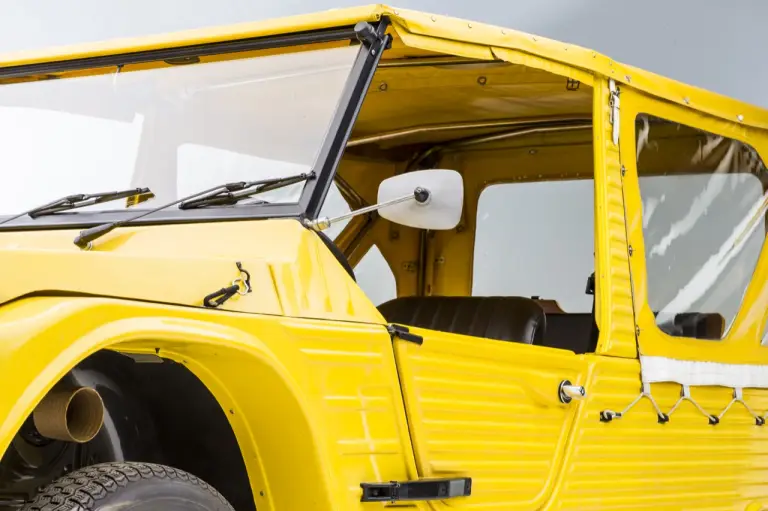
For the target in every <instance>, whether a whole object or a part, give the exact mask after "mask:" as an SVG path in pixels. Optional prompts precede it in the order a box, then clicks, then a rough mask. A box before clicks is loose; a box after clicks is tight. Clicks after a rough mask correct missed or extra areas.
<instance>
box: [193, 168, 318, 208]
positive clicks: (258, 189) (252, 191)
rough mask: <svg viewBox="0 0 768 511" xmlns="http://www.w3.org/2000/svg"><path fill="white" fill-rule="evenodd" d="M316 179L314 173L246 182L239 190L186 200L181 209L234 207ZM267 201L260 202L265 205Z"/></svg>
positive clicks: (218, 192) (223, 191)
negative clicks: (251, 198) (244, 200)
mask: <svg viewBox="0 0 768 511" xmlns="http://www.w3.org/2000/svg"><path fill="white" fill-rule="evenodd" d="M313 177H315V173H314V172H310V173H309V174H298V175H295V176H288V177H283V178H277V179H270V180H262V181H250V182H244V183H242V184H243V187H242V188H239V189H238V190H230V189H227V190H220V191H216V192H212V193H207V194H204V195H203V196H202V197H197V198H195V199H188V200H184V201H182V202H181V203H180V204H179V209H197V208H204V207H206V206H233V205H235V204H237V203H238V202H240V201H241V200H243V199H247V198H248V197H253V196H254V195H257V194H259V193H263V192H269V191H271V190H277V189H279V188H285V187H286V186H291V185H293V184H296V183H301V182H302V181H306V180H307V179H312V178H313ZM264 202H265V201H262V202H260V203H261V204H263V203H264Z"/></svg>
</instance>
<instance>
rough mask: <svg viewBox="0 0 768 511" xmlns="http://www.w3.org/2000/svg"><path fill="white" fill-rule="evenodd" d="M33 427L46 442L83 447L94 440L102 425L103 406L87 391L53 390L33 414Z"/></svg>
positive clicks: (95, 392)
mask: <svg viewBox="0 0 768 511" xmlns="http://www.w3.org/2000/svg"><path fill="white" fill-rule="evenodd" d="M33 421H34V423H35V427H36V428H37V430H38V431H39V432H40V434H41V435H43V436H44V437H46V438H52V439H54V440H62V441H64V442H76V443H80V444H81V443H85V442H88V441H90V440H92V439H93V437H95V436H96V435H97V434H98V432H99V431H100V430H101V426H102V424H103V423H104V402H103V401H102V399H101V396H100V395H99V393H98V392H97V391H96V390H95V389H92V388H90V387H80V388H77V389H74V390H54V391H52V392H51V393H49V394H48V395H47V396H45V398H43V400H42V401H41V402H40V404H39V405H37V408H35V411H34V412H33Z"/></svg>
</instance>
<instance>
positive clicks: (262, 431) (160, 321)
mask: <svg viewBox="0 0 768 511" xmlns="http://www.w3.org/2000/svg"><path fill="white" fill-rule="evenodd" d="M53 301H55V299H53V298H35V299H32V300H30V303H29V304H26V305H28V307H27V309H28V310H26V311H22V312H21V313H20V314H19V315H20V316H21V317H26V318H27V319H29V320H32V319H33V317H34V316H35V315H37V316H38V317H39V319H40V322H39V323H38V324H37V325H36V330H37V331H38V335H37V336H29V335H28V334H29V332H26V333H27V336H28V339H27V340H26V342H25V343H23V344H17V346H16V349H15V350H14V351H13V353H10V354H9V353H6V355H11V356H8V357H6V358H5V360H2V361H0V370H2V369H3V366H6V367H13V366H14V361H15V363H16V365H18V363H19V361H21V360H31V357H35V358H34V360H35V363H34V364H27V366H28V367H25V368H24V369H21V368H18V369H16V370H15V371H14V372H15V375H14V376H16V378H15V379H14V381H15V382H16V383H15V384H14V387H16V393H15V394H16V395H15V396H13V397H10V396H8V397H7V398H6V399H0V416H3V417H5V418H6V419H5V420H4V421H3V425H2V427H1V428H0V449H2V450H3V451H5V450H6V448H7V446H8V444H9V443H10V442H11V440H12V439H13V437H14V436H15V435H16V433H17V432H18V431H19V428H20V426H21V425H22V424H23V422H24V420H25V419H26V418H27V417H28V416H29V415H30V413H31V412H32V410H33V409H34V407H35V406H36V405H37V404H38V403H39V402H40V400H41V399H42V398H43V397H44V396H45V395H46V393H47V392H49V391H50V389H51V388H53V387H54V385H55V384H56V383H57V382H59V381H60V380H61V379H62V378H66V377H67V375H70V374H72V371H73V370H75V369H76V368H83V367H88V366H89V364H92V363H93V362H94V361H96V360H100V361H101V362H99V364H101V367H102V368H106V367H109V368H110V369H109V370H108V371H107V372H109V371H115V368H116V367H118V366H121V367H125V364H124V363H122V362H121V363H119V364H117V363H115V362H114V361H115V360H116V359H115V358H114V357H120V359H121V360H124V361H129V362H128V363H130V364H131V366H132V367H133V368H134V369H133V373H134V376H135V377H137V378H138V379H139V380H140V381H142V382H143V383H142V386H143V387H144V388H143V390H141V389H132V392H133V393H134V394H135V395H138V396H139V398H138V401H139V402H144V401H142V399H144V398H142V397H141V396H142V395H146V394H147V392H148V390H147V386H149V388H154V389H156V390H155V391H153V392H152V394H153V395H152V399H153V404H152V405H151V406H149V407H148V408H149V410H150V415H156V414H157V413H158V411H160V413H161V414H163V415H164V416H163V417H162V418H159V419H158V417H157V416H155V417H154V420H156V421H157V424H156V426H158V430H157V440H156V441H157V442H158V443H159V444H162V443H164V441H163V438H169V437H170V438H172V441H171V443H170V445H171V446H170V447H169V446H168V445H166V446H165V449H164V452H166V453H167V452H170V453H171V454H170V456H171V457H172V458H174V459H175V461H174V463H175V464H176V465H174V466H177V468H180V469H182V470H186V471H188V472H190V473H192V474H194V475H198V476H199V477H201V478H202V479H204V480H206V481H207V482H209V483H210V484H211V485H213V486H214V487H216V488H217V489H218V490H219V491H221V493H222V494H224V496H225V497H226V498H227V499H228V500H230V502H232V503H233V505H235V507H236V508H237V509H241V508H242V509H249V508H252V506H253V502H254V501H255V503H256V506H257V507H258V508H259V509H270V508H282V507H283V506H287V507H286V508H288V509H293V508H296V509H298V508H308V507H312V506H314V507H315V508H317V509H323V508H330V507H331V502H330V494H329V492H328V489H329V488H330V481H329V480H328V478H329V477H330V475H329V474H328V472H329V471H328V470H327V465H326V460H324V459H323V458H324V454H323V450H322V448H321V447H320V446H319V442H318V441H317V438H318V435H317V431H316V430H315V429H316V428H315V427H314V426H313V425H312V422H311V421H310V418H309V414H308V413H307V405H306V403H305V401H304V399H303V396H302V395H301V393H300V392H299V390H298V387H297V385H296V384H295V382H293V378H292V375H291V374H289V373H288V371H286V370H285V369H284V368H283V367H282V366H281V364H280V363H279V361H278V357H276V356H275V354H273V353H271V352H270V350H269V349H268V348H267V346H265V345H264V343H262V342H260V341H259V339H258V338H256V337H254V336H253V335H252V334H249V333H246V332H244V331H242V330H239V329H236V328H232V327H229V326H224V325H222V324H220V323H218V322H217V323H213V322H209V321H201V320H199V319H189V318H182V317H178V316H174V315H170V316H163V315H157V314H153V315H146V313H145V314H139V315H138V316H137V315H135V313H136V311H133V314H127V313H129V312H130V311H126V310H125V304H122V305H121V304H107V303H98V302H100V301H99V300H90V299H89V300H84V299H79V300H70V303H65V302H61V300H60V302H61V303H60V304H59V305H60V307H59V308H58V309H57V314H55V315H53V316H55V317H53V318H51V317H46V316H51V314H50V311H51V310H52V309H51V306H52V305H53ZM33 302H34V303H33ZM44 302H47V304H46V303H44ZM72 302H80V303H78V304H75V303H72ZM85 302H91V303H85ZM101 302H106V301H101ZM24 306H25V304H24V303H18V304H15V305H14V307H24ZM111 307H117V308H118V309H119V308H120V307H122V311H116V312H115V311H113V313H112V314H110V313H106V312H107V309H109V308H111ZM135 307H141V305H135ZM147 307H150V308H151V306H147ZM100 309H101V310H100ZM16 312H17V313H19V311H16ZM156 312H157V311H155V313H156ZM110 316H114V317H113V318H110ZM128 316H130V317H129V318H128V319H120V318H121V317H122V318H126V317H128ZM96 318H98V320H97V319H96ZM43 320H45V321H43ZM2 322H3V317H2V314H0V323H2ZM75 325H76V326H77V328H73V326H75ZM84 325H85V326H86V328H82V327H83V326H84ZM28 326H29V325H28V324H27V327H28ZM11 330H13V329H11ZM2 337H5V335H0V340H2ZM53 338H56V339H57V344H63V345H65V346H59V349H53V350H52V349H48V350H45V351H43V350H41V349H40V345H39V344H40V343H42V344H45V343H46V342H47V343H49V344H50V341H51V339H53ZM126 355H127V356H126ZM137 355H140V357H137ZM131 357H133V360H130V358H131ZM152 357H156V358H157V359H161V361H162V363H157V364H153V363H141V362H137V359H140V358H141V359H144V360H142V361H149V360H150V359H151V358H152ZM41 358H43V359H44V360H41ZM107 358H109V359H110V361H109V362H106V360H107ZM156 361H158V360H156ZM97 365H98V364H97ZM89 370H91V371H93V368H92V367H91V368H90V369H89ZM97 372H98V371H97ZM206 393H207V394H209V395H210V398H211V399H212V401H210V400H207V401H208V405H207V406H208V408H205V407H203V408H204V410H203V411H202V412H201V411H199V410H198V411H197V412H196V413H194V410H195V408H194V407H191V406H190V402H195V403H197V405H198V406H203V405H201V403H204V402H206V398H205V397H204V396H205V395H206ZM180 396H181V398H180ZM184 403H186V405H185V404H184ZM210 403H215V405H214V406H213V408H212V407H211V406H210ZM3 408H5V409H3ZM215 408H217V410H216V413H213V409H215ZM152 410H154V411H152ZM169 416H175V418H174V419H169V418H168V417H169ZM203 417H204V418H203ZM216 417H218V419H216ZM223 425H226V426H227V427H228V428H229V435H230V441H229V445H230V446H235V447H236V449H235V450H234V451H233V450H232V449H228V450H227V449H225V450H226V451H227V454H222V453H220V455H219V456H218V457H216V456H214V457H213V458H211V456H210V454H211V452H212V451H211V448H210V445H211V444H216V443H217V442H216V441H217V440H220V438H221V437H222V436H226V434H227V431H226V430H225V429H223V427H224V426H223ZM179 431H182V432H183V434H180V435H175V434H174V433H178V432H179ZM195 435H197V436H198V438H196V440H197V442H196V444H195V447H193V448H192V449H190V448H189V447H190V446H189V445H186V446H185V443H184V440H185V439H189V438H194V437H195ZM201 438H202V439H201ZM174 441H175V443H174ZM206 442H208V448H202V447H200V445H202V444H205V443H206ZM225 443H227V442H226V441H225ZM233 452H237V454H238V456H239V458H240V460H239V461H240V463H239V465H240V466H241V467H242V468H243V470H242V472H241V473H238V471H237V470H233V469H232V465H237V464H238V463H237V462H236V460H235V462H232V456H233V455H232V453H233ZM165 455H166V456H169V455H168V454H165ZM149 461H155V462H159V461H166V460H157V459H151V460H149ZM228 461H229V462H228ZM169 464H171V465H173V464H172V463H169ZM179 465H181V466H179ZM228 470H229V471H228ZM206 474H208V476H207V477H206ZM268 475H269V480H268V479H267V476H268ZM244 478H245V479H244ZM297 478H298V479H300V480H304V481H310V482H309V483H308V485H307V488H306V490H307V491H302V492H296V491H295V481H296V480H297ZM217 480H218V481H219V483H218V484H217ZM243 480H245V481H247V482H248V483H249V488H246V489H244V488H243V485H244V484H245V483H243ZM238 481H239V483H237V482H238ZM313 485H315V487H314V488H311V486H313ZM222 486H223V487H222ZM0 487H2V483H0ZM228 487H229V488H228ZM0 489H1V488H0ZM246 490H248V491H247V493H248V498H250V499H251V500H250V502H251V504H250V507H244V504H243V502H244V501H245V500H244V497H242V495H244V494H245V493H246ZM238 494H239V495H240V497H239V498H238V496H237V495H238ZM238 501H239V502H240V505H238V504H237V503H236V502H238Z"/></svg>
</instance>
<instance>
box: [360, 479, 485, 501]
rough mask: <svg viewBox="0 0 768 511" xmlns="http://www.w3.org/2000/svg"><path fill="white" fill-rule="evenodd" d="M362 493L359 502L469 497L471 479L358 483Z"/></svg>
mask: <svg viewBox="0 0 768 511" xmlns="http://www.w3.org/2000/svg"><path fill="white" fill-rule="evenodd" d="M360 487H361V488H362V489H363V495H362V497H360V502H393V503H394V502H401V501H405V500H411V501H413V500H445V499H451V498H454V497H469V496H470V495H471V494H472V479H471V478H469V477H459V478H456V479H423V480H421V481H407V482H403V483H399V482H396V481H392V482H390V483H360Z"/></svg>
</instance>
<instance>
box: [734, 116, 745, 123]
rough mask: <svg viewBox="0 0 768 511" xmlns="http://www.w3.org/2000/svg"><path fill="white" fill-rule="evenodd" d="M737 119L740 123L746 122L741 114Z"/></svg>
mask: <svg viewBox="0 0 768 511" xmlns="http://www.w3.org/2000/svg"><path fill="white" fill-rule="evenodd" d="M736 118H737V119H738V120H739V122H744V116H743V115H741V114H739V115H738V116H737V117H736Z"/></svg>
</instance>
